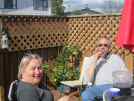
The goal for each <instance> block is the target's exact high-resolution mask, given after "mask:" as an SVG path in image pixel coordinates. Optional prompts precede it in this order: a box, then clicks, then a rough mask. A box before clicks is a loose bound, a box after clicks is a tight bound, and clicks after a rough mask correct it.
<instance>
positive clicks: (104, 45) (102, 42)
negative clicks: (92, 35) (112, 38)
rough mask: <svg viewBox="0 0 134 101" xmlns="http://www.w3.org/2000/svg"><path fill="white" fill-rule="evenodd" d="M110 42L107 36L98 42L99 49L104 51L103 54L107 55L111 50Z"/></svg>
mask: <svg viewBox="0 0 134 101" xmlns="http://www.w3.org/2000/svg"><path fill="white" fill-rule="evenodd" d="M109 48H110V42H109V40H107V39H106V38H102V39H100V40H99V42H98V46H97V50H98V51H101V52H102V56H105V55H106V54H107V53H108V52H109Z"/></svg>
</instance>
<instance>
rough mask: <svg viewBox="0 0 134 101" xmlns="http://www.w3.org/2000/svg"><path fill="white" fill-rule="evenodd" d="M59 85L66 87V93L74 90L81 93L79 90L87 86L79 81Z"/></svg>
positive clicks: (63, 82)
mask: <svg viewBox="0 0 134 101" xmlns="http://www.w3.org/2000/svg"><path fill="white" fill-rule="evenodd" d="M61 84H62V85H64V86H65V87H66V88H67V87H68V90H67V92H68V93H70V92H73V91H76V90H79V91H81V89H83V88H84V87H85V86H87V83H84V82H81V81H80V80H72V81H61Z"/></svg>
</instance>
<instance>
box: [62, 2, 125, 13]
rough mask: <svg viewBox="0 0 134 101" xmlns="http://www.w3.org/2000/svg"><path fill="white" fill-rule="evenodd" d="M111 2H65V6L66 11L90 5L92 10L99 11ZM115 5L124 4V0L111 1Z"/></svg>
mask: <svg viewBox="0 0 134 101" xmlns="http://www.w3.org/2000/svg"><path fill="white" fill-rule="evenodd" d="M105 1H109V0H64V4H63V5H64V6H65V7H66V9H65V10H66V11H71V10H74V9H81V8H83V6H85V5H88V7H90V8H92V9H99V8H101V5H102V4H103V3H104V2H105ZM111 1H113V2H115V3H123V1H124V0H111Z"/></svg>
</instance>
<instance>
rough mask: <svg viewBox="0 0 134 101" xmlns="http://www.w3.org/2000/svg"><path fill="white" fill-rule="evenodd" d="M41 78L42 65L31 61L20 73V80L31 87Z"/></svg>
mask: <svg viewBox="0 0 134 101" xmlns="http://www.w3.org/2000/svg"><path fill="white" fill-rule="evenodd" d="M42 76H43V69H42V63H41V62H40V61H39V60H37V59H32V60H31V61H30V62H29V64H28V65H27V66H26V67H25V69H24V70H23V73H22V80H23V81H25V82H27V83H30V84H32V85H38V84H39V83H40V81H41V79H42Z"/></svg>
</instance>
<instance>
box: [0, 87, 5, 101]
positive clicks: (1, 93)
mask: <svg viewBox="0 0 134 101" xmlns="http://www.w3.org/2000/svg"><path fill="white" fill-rule="evenodd" d="M0 101H5V99H4V87H2V86H0Z"/></svg>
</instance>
